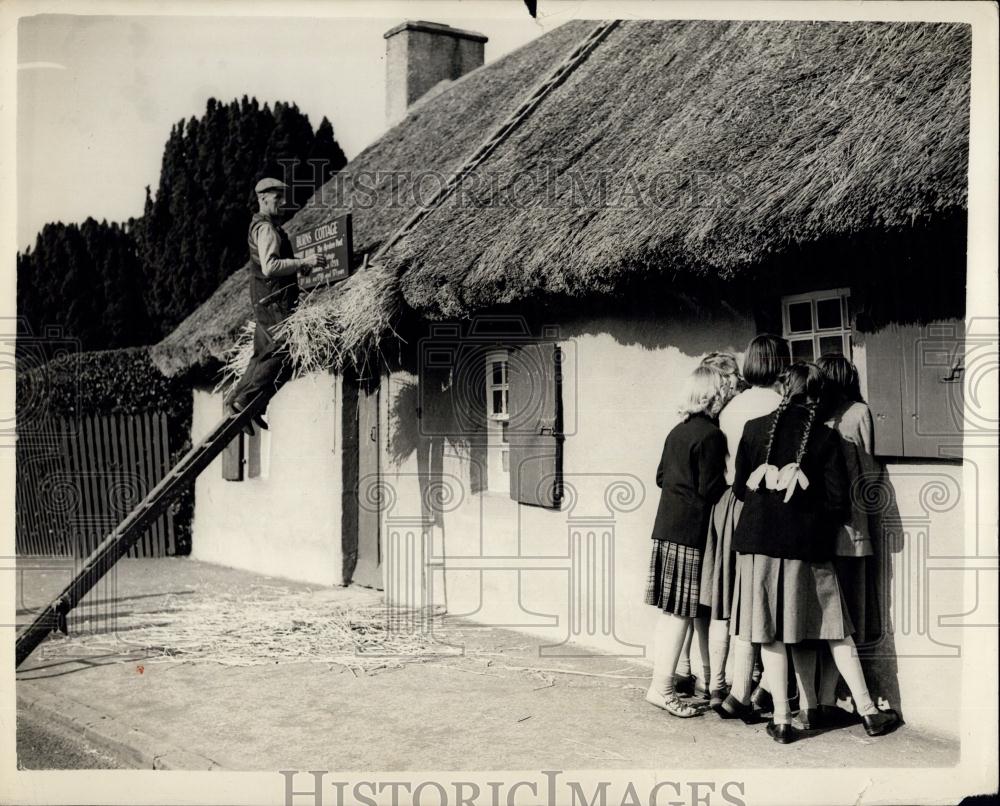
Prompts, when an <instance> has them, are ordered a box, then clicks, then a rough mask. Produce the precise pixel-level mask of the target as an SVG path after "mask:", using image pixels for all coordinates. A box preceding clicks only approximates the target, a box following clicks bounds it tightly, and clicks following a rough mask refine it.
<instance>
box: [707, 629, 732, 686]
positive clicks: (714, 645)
mask: <svg viewBox="0 0 1000 806" xmlns="http://www.w3.org/2000/svg"><path fill="white" fill-rule="evenodd" d="M728 655H729V620H728V619H712V622H711V623H710V624H709V625H708V658H709V666H710V667H711V669H712V673H711V674H712V681H711V683H710V684H709V686H708V689H709V691H722V690H723V689H724V688H725V687H726V656H728Z"/></svg>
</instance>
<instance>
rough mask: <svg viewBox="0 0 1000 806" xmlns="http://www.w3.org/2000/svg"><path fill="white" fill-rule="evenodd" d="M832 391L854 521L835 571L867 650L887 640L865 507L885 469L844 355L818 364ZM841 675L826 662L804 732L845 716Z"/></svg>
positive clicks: (832, 424) (844, 531) (831, 409)
mask: <svg viewBox="0 0 1000 806" xmlns="http://www.w3.org/2000/svg"><path fill="white" fill-rule="evenodd" d="M816 365H817V366H818V367H819V369H820V372H822V373H823V378H824V382H825V386H826V398H827V403H826V422H825V425H826V426H827V427H828V428H831V429H833V430H834V431H836V432H837V434H839V436H840V440H839V444H840V449H841V453H842V454H843V456H844V460H845V465H846V467H847V477H848V484H849V488H850V490H851V491H852V493H851V496H850V504H851V507H850V516H849V518H848V519H847V521H846V522H845V523H844V524H843V525H842V526H841V527H840V529H839V530H838V532H837V536H836V540H835V545H834V557H833V566H834V569H835V570H836V572H837V580H838V581H839V583H840V588H841V591H843V594H844V599H845V601H846V603H847V612H848V615H849V616H850V617H851V622H852V623H853V625H854V642H855V643H856V644H867V643H871V642H873V641H877V640H878V639H879V638H880V637H881V635H882V624H881V617H880V609H879V605H878V594H877V588H876V581H877V574H878V566H877V562H878V561H877V558H876V557H875V549H874V544H873V542H872V532H873V529H872V527H871V525H870V523H869V518H870V514H871V513H869V512H868V510H867V509H866V508H865V507H864V505H863V504H864V502H865V501H868V500H870V499H871V496H870V494H869V493H868V492H866V491H868V490H873V489H874V488H875V486H876V485H878V484H879V483H880V479H881V467H880V466H879V464H878V462H876V461H875V457H874V455H873V453H872V452H873V449H874V442H875V429H874V424H873V421H872V413H871V410H870V409H869V408H868V405H867V404H866V403H865V401H864V398H863V397H862V396H861V389H860V384H859V381H858V370H857V368H856V367H855V366H854V364H852V363H851V362H850V361H849V360H848V359H847V358H846V357H845V356H843V355H841V354H839V353H828V354H826V355H822V356H820V357H819V359H818V360H817V361H816ZM839 677H840V673H839V672H838V671H837V667H836V665H835V664H834V663H833V662H832V660H831V659H830V658H828V657H827V658H823V662H822V663H821V672H820V685H819V692H818V698H817V699H818V705H819V711H818V713H805V714H803V712H802V711H800V712H799V720H800V721H801V722H802V723H803V726H804V727H807V728H808V727H817V725H816V722H817V718H818V720H819V722H820V725H821V726H822V724H824V723H831V722H833V721H835V720H836V717H837V716H839V715H840V714H839V709H837V708H836V702H837V696H836V689H837V681H838V679H839Z"/></svg>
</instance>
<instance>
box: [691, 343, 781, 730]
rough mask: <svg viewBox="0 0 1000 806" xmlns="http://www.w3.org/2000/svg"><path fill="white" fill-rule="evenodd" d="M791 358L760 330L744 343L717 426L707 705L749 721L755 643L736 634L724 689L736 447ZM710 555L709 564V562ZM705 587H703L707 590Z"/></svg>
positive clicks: (769, 408)
mask: <svg viewBox="0 0 1000 806" xmlns="http://www.w3.org/2000/svg"><path fill="white" fill-rule="evenodd" d="M791 361H792V356H791V350H790V349H789V346H788V342H787V341H785V340H784V339H783V338H781V337H780V336H775V335H773V334H771V333H764V334H761V335H759V336H757V337H756V338H754V339H753V340H752V341H751V342H750V344H749V345H747V349H746V353H745V354H744V358H743V379H744V381H745V383H747V384H749V388H746V389H744V390H743V391H741V392H740V394H738V395H737V396H736V397H734V398H733V399H732V400H731V401H729V403H728V404H727V405H726V407H725V408H724V409H723V410H722V413H721V414H720V415H719V428H721V429H722V433H723V434H725V436H726V451H727V457H726V484H727V490H726V492H725V493H724V494H723V496H722V498H721V500H720V501H719V503H718V504H716V505H715V507H714V508H713V510H712V518H711V520H710V521H709V532H708V539H707V541H706V544H705V564H704V573H703V576H702V602H703V603H704V604H706V605H708V606H709V607H710V608H711V619H712V621H711V624H710V627H709V636H708V642H709V654H710V657H711V666H712V689H713V692H712V699H711V705H712V707H713V708H714V709H715V711H716V713H718V714H719V716H721V717H722V718H723V719H732V718H736V717H741V718H744V719H746V720H748V721H749V720H751V719H752V716H753V714H752V708H751V707H750V700H751V694H752V690H753V671H754V663H755V657H756V656H757V655H759V651H757V652H755V649H754V645H753V644H751V643H750V642H749V641H744V640H741V639H740V638H739V637H737V638H736V640H735V641H733V645H732V652H733V686H732V689H731V690H729V691H728V692H726V690H725V670H726V660H727V656H728V654H729V651H730V629H729V628H730V616H731V615H732V604H733V586H734V580H735V577H736V552H735V551H734V550H733V533H734V531H735V529H736V524H737V523H738V522H739V517H740V511H741V510H742V509H743V502H742V501H740V500H739V499H738V498H736V496H735V495H733V492H732V483H733V480H734V479H735V477H736V451H737V448H738V447H739V444H740V439H741V438H742V436H743V427H744V426H745V425H746V423H747V421H749V420H753V419H755V418H757V417H763V416H765V415H767V414H770V413H771V412H773V411H774V410H775V409H776V408H778V405H779V404H780V403H781V394H782V386H781V375H782V373H783V372H784V371H785V370H786V369H787V368H788V365H789V364H790V363H791ZM709 558H711V562H710V561H709ZM706 589H707V590H706Z"/></svg>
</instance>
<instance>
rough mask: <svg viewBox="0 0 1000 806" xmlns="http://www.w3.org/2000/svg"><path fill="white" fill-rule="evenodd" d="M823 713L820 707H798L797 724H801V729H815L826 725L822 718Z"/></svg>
mask: <svg viewBox="0 0 1000 806" xmlns="http://www.w3.org/2000/svg"><path fill="white" fill-rule="evenodd" d="M824 716H825V714H824V713H823V710H822V709H821V708H800V709H799V716H798V720H799V725H801V726H802V730H817V729H819V728H824V727H826V721H825V720H824V719H823V717H824Z"/></svg>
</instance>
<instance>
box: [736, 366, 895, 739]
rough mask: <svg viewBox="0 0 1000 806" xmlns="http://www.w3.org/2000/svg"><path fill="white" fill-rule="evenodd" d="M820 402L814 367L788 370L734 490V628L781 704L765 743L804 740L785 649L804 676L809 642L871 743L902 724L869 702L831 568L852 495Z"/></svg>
mask: <svg viewBox="0 0 1000 806" xmlns="http://www.w3.org/2000/svg"><path fill="white" fill-rule="evenodd" d="M822 393H823V375H822V373H821V372H820V370H819V368H818V367H817V366H816V365H815V364H805V363H799V364H793V365H792V366H791V367H789V369H788V371H787V372H786V374H785V378H784V396H783V397H782V401H781V403H780V404H779V406H778V408H777V409H776V410H775V412H774V413H773V414H771V415H769V416H767V417H760V418H757V419H755V420H751V421H749V422H748V423H747V424H746V426H745V428H744V430H743V438H742V439H741V440H740V446H739V449H738V451H737V454H736V475H735V478H734V480H733V494H734V495H735V496H736V497H737V498H738V499H739V500H741V501H743V502H744V505H743V511H742V512H741V513H740V520H739V523H738V524H737V526H736V532H735V534H734V537H733V543H734V547H735V549H736V551H737V552H739V557H738V559H737V571H736V589H735V593H734V602H733V610H734V615H733V625H732V628H733V632H734V634H736V635H739V636H740V637H742V638H744V639H746V640H749V641H751V642H753V643H759V644H760V645H761V654H762V657H763V661H764V674H765V676H766V678H767V681H768V684H769V688H770V691H771V696H772V698H773V702H774V715H773V718H772V721H771V722H770V723H769V724H768V726H767V733H768V735H769V736H771V738H773V739H774V740H775V741H777V742H780V743H783V744H787V743H788V742H791V741H794V739H795V738H796V732H795V729H794V728H793V727H792V724H791V714H790V711H789V703H788V699H787V694H786V692H787V689H788V658H787V655H786V651H785V646H786V644H790V645H791V648H792V656H793V659H794V660H795V661H796V672H797V673H798V671H799V669H798V665H797V664H798V658H797V657H796V649H797V648H798V646H799V644H801V642H803V641H809V640H821V641H825V642H826V643H827V644H828V646H829V647H830V651H831V653H832V654H833V658H834V662H835V663H836V665H837V668H838V669H839V671H840V674H841V675H842V676H843V677H844V680H845V681H846V682H847V685H848V687H849V688H850V690H851V695H852V697H853V699H854V701H855V703H856V704H857V708H858V713H859V714H861V718H862V721H863V722H864V725H865V730H866V732H867V733H868V734H869V735H870V736H877V735H879V734H882V733H885V732H886V731H887V730H889V729H890V728H891V727H892V726H893V725H894V724H895V723H896V722H897V721H898V717H897V715H896V714H895V712H893V711H885V712H882V711H879V710H878V708H877V707H876V706H875V703H874V702H873V701H872V698H871V696H870V694H869V693H868V687H867V685H866V683H865V679H864V674H863V672H862V670H861V664H860V662H859V661H858V658H857V654H856V652H855V645H854V641H853V639H852V638H851V634H852V633H853V632H854V626H853V624H852V623H851V619H850V616H849V615H848V610H847V603H846V601H845V600H844V596H843V593H842V592H841V589H840V584H839V582H838V580H837V574H836V572H835V571H834V568H833V563H832V559H833V555H834V546H835V540H836V535H837V532H838V530H839V528H840V524H842V523H844V522H845V521H846V520H847V517H848V513H849V507H850V505H849V489H848V477H847V468H846V466H845V463H844V458H843V454H842V453H841V450H840V445H839V442H838V440H839V438H838V436H837V434H836V433H835V432H833V431H831V430H830V429H829V428H827V427H825V426H824V425H823V424H822V423H821V422H818V420H817V410H818V408H819V405H820V402H821V399H822ZM810 651H811V650H810Z"/></svg>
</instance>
